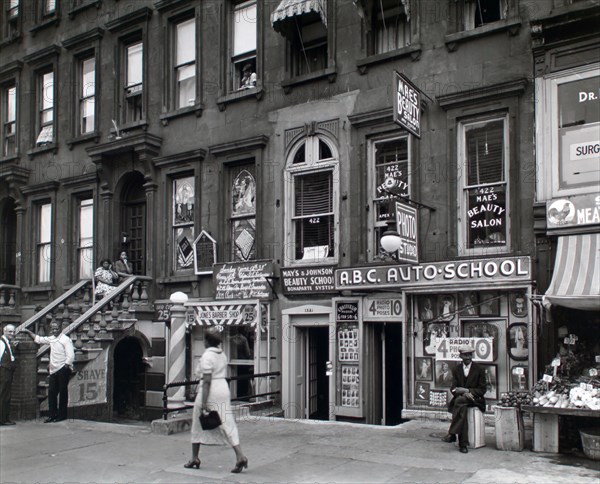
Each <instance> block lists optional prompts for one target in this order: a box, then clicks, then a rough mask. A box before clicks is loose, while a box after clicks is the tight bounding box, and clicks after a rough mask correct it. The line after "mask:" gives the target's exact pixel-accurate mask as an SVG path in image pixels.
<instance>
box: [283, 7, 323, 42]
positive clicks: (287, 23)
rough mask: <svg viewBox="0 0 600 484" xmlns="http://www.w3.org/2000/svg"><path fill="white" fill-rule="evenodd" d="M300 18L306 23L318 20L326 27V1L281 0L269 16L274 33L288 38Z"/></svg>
mask: <svg viewBox="0 0 600 484" xmlns="http://www.w3.org/2000/svg"><path fill="white" fill-rule="evenodd" d="M298 17H302V19H303V20H305V21H306V23H310V22H311V21H312V20H320V21H321V22H323V25H325V27H327V0H282V1H281V3H280V4H279V5H278V6H277V8H276V9H275V11H274V12H273V13H272V14H271V24H272V25H273V29H275V31H276V32H279V33H280V34H282V35H286V36H288V34H289V32H290V31H291V30H292V29H293V30H295V29H296V28H295V26H294V24H295V22H296V20H299V19H298Z"/></svg>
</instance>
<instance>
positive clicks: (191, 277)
mask: <svg viewBox="0 0 600 484" xmlns="http://www.w3.org/2000/svg"><path fill="white" fill-rule="evenodd" d="M156 282H157V283H158V284H178V283H181V282H198V276H197V275H196V274H194V273H193V272H192V273H191V274H181V275H173V276H170V277H163V278H161V279H157V280H156Z"/></svg>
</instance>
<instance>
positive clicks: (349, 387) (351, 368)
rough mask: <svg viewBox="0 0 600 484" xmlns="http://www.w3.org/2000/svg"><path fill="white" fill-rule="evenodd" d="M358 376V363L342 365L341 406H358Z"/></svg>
mask: <svg viewBox="0 0 600 484" xmlns="http://www.w3.org/2000/svg"><path fill="white" fill-rule="evenodd" d="M359 402H360V378H359V374H358V365H342V407H355V408H357V407H359V406H360V405H359Z"/></svg>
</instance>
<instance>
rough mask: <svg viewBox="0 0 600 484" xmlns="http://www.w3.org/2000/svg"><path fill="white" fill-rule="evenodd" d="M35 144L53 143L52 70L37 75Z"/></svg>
mask: <svg viewBox="0 0 600 484" xmlns="http://www.w3.org/2000/svg"><path fill="white" fill-rule="evenodd" d="M37 96H38V99H37V106H38V116H37V133H38V135H37V138H36V146H40V145H45V144H51V143H54V140H55V133H54V72H53V71H50V72H42V73H40V74H39V75H38V90H37Z"/></svg>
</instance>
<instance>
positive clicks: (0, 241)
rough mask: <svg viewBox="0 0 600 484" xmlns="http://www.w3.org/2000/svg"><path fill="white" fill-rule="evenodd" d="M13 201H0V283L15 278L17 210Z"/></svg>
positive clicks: (11, 282) (12, 281) (12, 282)
mask: <svg viewBox="0 0 600 484" xmlns="http://www.w3.org/2000/svg"><path fill="white" fill-rule="evenodd" d="M15 209H16V205H15V201H14V200H13V199H12V198H6V199H4V200H2V201H1V202H0V225H1V226H2V228H3V230H2V232H1V233H0V283H4V284H15V283H16V279H17V270H16V269H17V212H16V210H15Z"/></svg>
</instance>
